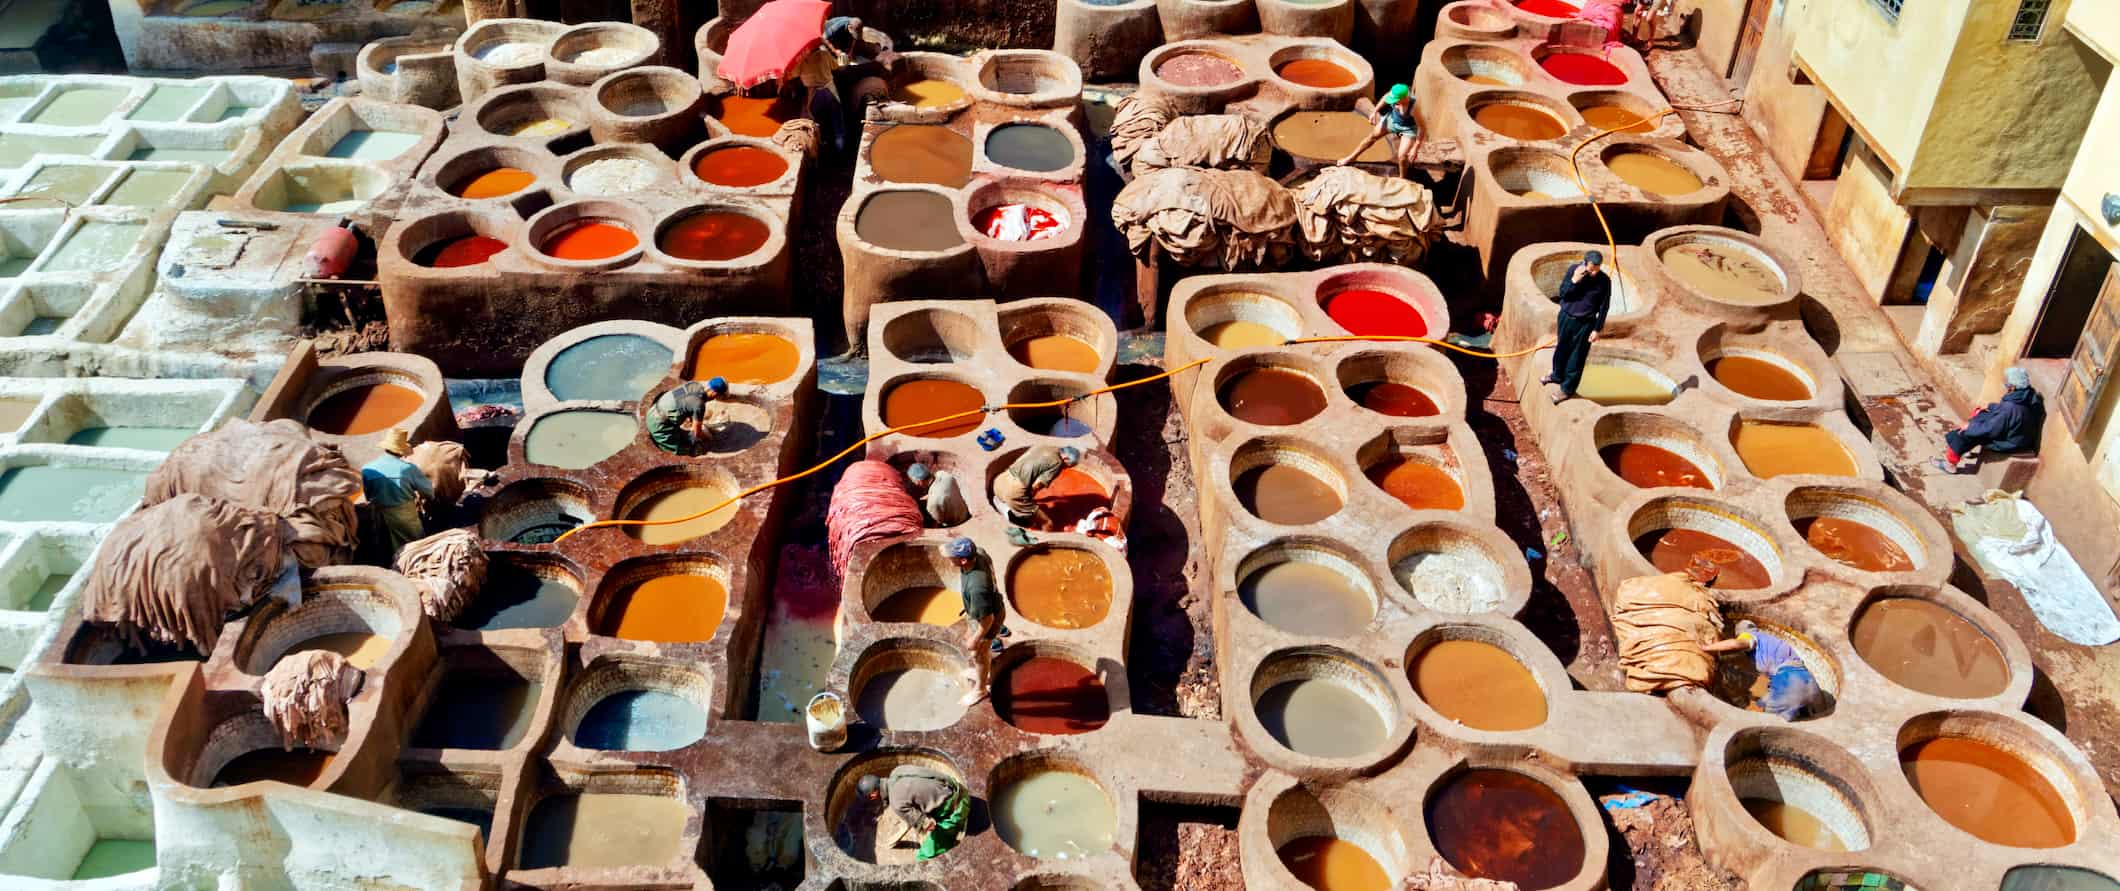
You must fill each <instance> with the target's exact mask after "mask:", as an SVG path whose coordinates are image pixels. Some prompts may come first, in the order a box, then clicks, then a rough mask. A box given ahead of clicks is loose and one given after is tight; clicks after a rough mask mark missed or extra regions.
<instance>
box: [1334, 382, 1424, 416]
mask: <svg viewBox="0 0 2120 891" xmlns="http://www.w3.org/2000/svg"><path fill="white" fill-rule="evenodd" d="M1347 398H1349V399H1352V400H1354V401H1355V402H1357V403H1359V404H1360V405H1361V406H1362V407H1363V408H1366V409H1369V410H1370V411H1373V412H1376V413H1377V414H1380V415H1390V416H1392V417H1395V418H1427V417H1433V416H1435V415H1438V414H1442V411H1443V410H1442V408H1440V407H1438V406H1437V405H1436V404H1435V400H1434V399H1433V398H1430V397H1429V395H1428V394H1426V393H1423V392H1421V391H1420V389H1419V388H1416V387H1409V386H1407V385H1405V384H1401V383H1397V382H1394V381H1369V382H1367V383H1360V384H1355V385H1354V386H1352V387H1348V388H1347Z"/></svg>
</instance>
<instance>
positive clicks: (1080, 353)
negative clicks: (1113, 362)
mask: <svg viewBox="0 0 2120 891" xmlns="http://www.w3.org/2000/svg"><path fill="white" fill-rule="evenodd" d="M1008 354H1009V355H1010V356H1012V357H1014V358H1015V360H1016V361H1018V362H1021V363H1023V364H1025V365H1028V366H1030V367H1032V368H1038V369H1043V370H1045V371H1075V372H1080V373H1082V374H1095V373H1096V372H1097V366H1098V365H1099V364H1101V363H1102V360H1101V359H1100V358H1099V357H1098V356H1097V348H1096V347H1093V346H1090V345H1089V343H1088V342H1086V341H1084V340H1082V339H1081V338H1079V337H1069V336H1067V335H1065V334H1040V335H1038V336H1036V337H1023V338H1018V339H1016V340H1014V341H1011V342H1010V343H1009V345H1008Z"/></svg>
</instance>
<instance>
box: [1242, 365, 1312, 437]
mask: <svg viewBox="0 0 2120 891" xmlns="http://www.w3.org/2000/svg"><path fill="white" fill-rule="evenodd" d="M1220 395H1221V398H1222V407H1223V408H1226V409H1228V410H1229V413H1230V415H1231V416H1233V417H1235V418H1236V419H1237V420H1239V421H1244V422H1246V423H1251V424H1268V425H1272V426H1283V425H1287V424H1300V423H1302V422H1304V421H1308V420H1310V419H1311V418H1313V417H1316V416H1317V414H1318V412H1321V411H1324V410H1325V391H1324V390H1322V389H1320V388H1319V387H1318V385H1317V384H1316V383H1315V382H1313V381H1312V380H1311V379H1310V378H1309V377H1306V376H1304V375H1303V374H1301V373H1299V372H1294V371H1289V370H1286V369H1282V368H1254V369H1252V370H1250V371H1246V372H1243V373H1240V374H1238V375H1237V376H1236V377H1233V378H1230V379H1229V380H1228V381H1227V382H1224V383H1223V384H1222V392H1221V394H1220Z"/></svg>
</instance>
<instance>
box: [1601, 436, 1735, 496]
mask: <svg viewBox="0 0 2120 891" xmlns="http://www.w3.org/2000/svg"><path fill="white" fill-rule="evenodd" d="M1597 456H1598V457H1599V458H1602V459H1604V461H1605V466H1606V467H1609V468H1612V472H1613V473H1615V474H1618V475H1619V478H1620V479H1623V480H1626V481H1627V482H1628V483H1630V484H1632V485H1635V486H1639V487H1641V488H1644V489H1654V488H1657V487H1659V486H1686V487H1689V488H1694V489H1713V488H1715V486H1714V485H1713V484H1711V483H1709V482H1708V475H1707V474H1705V473H1702V472H1701V469H1700V466H1699V465H1696V464H1694V463H1693V462H1691V461H1688V460H1686V459H1684V458H1681V457H1679V455H1678V453H1677V452H1673V451H1671V450H1670V449H1666V448H1661V447H1658V446H1653V445H1650V444H1648V443H1645V442H1615V443H1613V444H1611V445H1608V446H1605V447H1604V448H1601V449H1598V450H1597Z"/></svg>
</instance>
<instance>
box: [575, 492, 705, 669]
mask: <svg viewBox="0 0 2120 891" xmlns="http://www.w3.org/2000/svg"><path fill="white" fill-rule="evenodd" d="M677 491H680V492H682V491H685V490H683V489H679V490H677ZM716 500H719V499H716ZM629 528H637V527H629ZM650 528H654V527H650ZM728 607H729V589H728V587H727V586H725V585H723V584H722V583H721V580H720V579H716V578H714V577H712V576H705V575H695V574H692V573H683V572H680V573H672V574H670V575H659V576H655V577H653V578H649V579H646V580H643V581H641V582H638V583H636V584H633V585H629V586H627V587H626V588H625V589H624V590H622V591H620V592H619V594H618V598H617V599H616V600H614V601H612V603H611V605H610V606H608V607H605V608H604V614H603V619H602V621H600V622H598V623H597V625H598V627H597V629H596V631H597V633H598V634H602V635H606V636H608V637H616V638H620V639H622V640H645V641H653V642H655V643H704V642H706V641H709V640H712V639H713V638H714V630H715V629H716V628H719V627H721V616H722V613H723V611H725V610H727V609H728Z"/></svg>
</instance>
